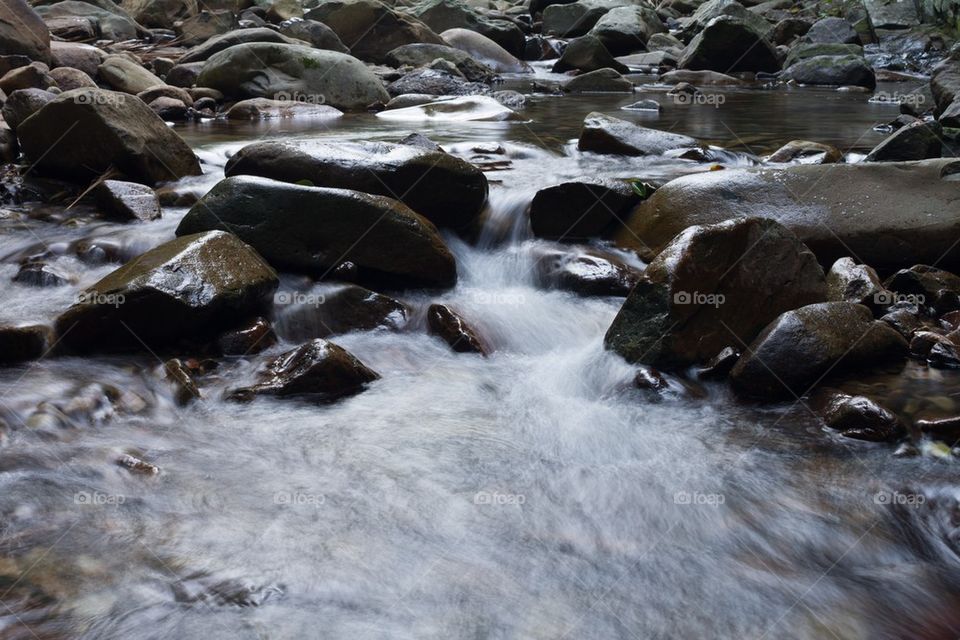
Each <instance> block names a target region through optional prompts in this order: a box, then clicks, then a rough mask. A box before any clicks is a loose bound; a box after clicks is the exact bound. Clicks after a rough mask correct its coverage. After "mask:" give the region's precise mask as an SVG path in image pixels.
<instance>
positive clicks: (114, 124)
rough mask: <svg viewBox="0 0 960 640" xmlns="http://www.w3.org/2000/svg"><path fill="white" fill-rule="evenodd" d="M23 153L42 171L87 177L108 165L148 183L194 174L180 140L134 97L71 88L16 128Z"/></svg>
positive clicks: (195, 168) (189, 154) (194, 166)
mask: <svg viewBox="0 0 960 640" xmlns="http://www.w3.org/2000/svg"><path fill="white" fill-rule="evenodd" d="M17 134H18V137H19V139H20V146H21V148H22V150H23V152H24V154H25V155H26V156H27V158H28V159H29V160H30V161H32V162H34V163H35V166H36V167H37V168H38V169H39V170H42V171H46V172H49V173H52V174H55V175H63V176H66V177H71V178H79V179H84V180H89V179H92V178H95V177H98V176H100V175H101V174H102V173H104V172H105V171H106V170H107V169H108V168H109V167H111V166H112V167H114V168H116V169H118V170H119V171H121V172H122V173H123V174H124V175H126V176H127V177H128V178H130V179H132V180H135V181H137V182H143V183H145V184H149V185H153V184H156V183H158V182H165V181H169V180H178V179H180V178H182V177H184V176H192V175H199V174H200V162H199V160H197V157H196V156H195V155H194V153H193V151H192V150H191V149H190V147H189V146H188V145H187V143H186V142H184V141H183V139H181V138H180V136H178V135H177V134H176V133H175V132H174V131H173V130H172V129H170V128H169V127H168V126H167V125H166V124H164V122H163V120H161V119H160V118H159V117H158V116H157V115H156V114H155V113H154V112H153V111H151V110H150V107H148V106H147V105H146V104H144V102H143V101H142V100H140V99H139V98H137V97H136V96H131V95H128V94H125V93H117V92H114V91H105V90H103V89H92V88H88V89H74V90H73V91H67V92H64V93H62V94H60V96H58V97H57V98H56V99H55V100H53V101H51V102H49V103H47V104H46V105H45V106H44V107H42V108H41V109H40V110H39V111H37V112H36V113H35V114H33V115H32V116H30V117H29V118H27V119H26V120H25V121H23V123H21V124H20V127H19V128H18V130H17Z"/></svg>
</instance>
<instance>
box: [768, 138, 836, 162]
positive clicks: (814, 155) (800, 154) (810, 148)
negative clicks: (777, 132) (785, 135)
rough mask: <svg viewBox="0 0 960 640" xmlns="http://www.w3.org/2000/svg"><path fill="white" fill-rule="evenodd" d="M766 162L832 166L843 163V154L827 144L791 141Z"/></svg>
mask: <svg viewBox="0 0 960 640" xmlns="http://www.w3.org/2000/svg"><path fill="white" fill-rule="evenodd" d="M767 162H776V163H787V162H795V163H798V164H833V163H835V162H843V152H841V151H840V150H839V149H837V148H836V147H834V146H832V145H829V144H820V143H819V142H809V141H807V140H791V141H790V142H788V143H787V144H785V145H783V146H782V147H780V148H779V149H777V150H776V151H774V152H773V153H772V154H771V155H770V157H769V158H767Z"/></svg>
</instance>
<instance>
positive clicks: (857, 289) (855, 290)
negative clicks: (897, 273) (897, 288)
mask: <svg viewBox="0 0 960 640" xmlns="http://www.w3.org/2000/svg"><path fill="white" fill-rule="evenodd" d="M885 291H886V290H885V289H884V288H883V283H881V282H880V276H878V275H877V272H876V271H875V270H874V269H873V268H872V267H870V266H868V265H865V264H857V263H856V262H854V261H853V258H840V259H839V260H837V261H836V262H834V263H833V266H832V267H830V271H829V272H828V273H827V300H828V301H830V302H854V303H856V304H863V305H866V306H868V307H874V306H878V305H879V304H881V303H882V296H883V295H884V293H885Z"/></svg>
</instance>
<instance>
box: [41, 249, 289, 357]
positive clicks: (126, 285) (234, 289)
mask: <svg viewBox="0 0 960 640" xmlns="http://www.w3.org/2000/svg"><path fill="white" fill-rule="evenodd" d="M277 282H278V281H277V274H276V273H275V272H274V271H273V269H271V268H270V267H269V265H267V263H266V262H264V260H263V259H262V258H261V257H260V256H259V255H257V253H256V252H255V251H254V250H253V249H251V248H250V247H249V246H247V245H245V244H244V243H243V242H241V241H240V240H239V239H238V238H237V237H236V236H234V235H231V234H229V233H224V232H222V231H211V232H207V233H199V234H195V235H188V236H185V237H182V238H177V239H176V240H171V241H170V242H167V243H165V244H162V245H160V246H159V247H156V248H155V249H151V250H150V251H148V252H146V253H145V254H143V255H141V256H140V257H138V258H134V259H133V260H131V261H130V262H128V263H127V264H125V265H123V266H122V267H120V268H119V269H117V270H116V271H114V272H112V273H110V274H109V275H107V276H106V277H105V278H103V279H102V280H100V281H99V282H97V283H96V284H94V285H93V286H92V287H90V289H88V290H87V291H86V292H85V293H84V294H82V297H81V299H80V300H79V301H78V303H77V304H75V305H73V306H72V307H70V308H69V309H67V311H65V312H64V313H63V314H62V315H61V316H60V317H59V318H57V322H56V330H57V334H58V335H59V336H60V342H61V343H62V344H63V345H64V346H65V347H67V348H68V349H71V350H75V351H115V350H129V349H134V350H139V349H143V348H145V347H144V344H146V345H147V347H149V348H150V349H154V348H157V347H161V346H164V345H168V344H173V343H177V342H180V341H182V340H185V339H189V340H194V339H202V338H203V337H204V336H210V335H213V334H214V333H215V332H216V331H217V330H221V329H223V328H226V327H230V326H232V325H234V324H236V323H238V322H239V321H242V320H243V319H244V318H245V317H248V316H251V315H254V314H255V313H256V312H258V311H262V310H263V309H264V308H265V307H266V306H267V305H268V303H269V300H270V296H271V295H272V294H273V291H274V289H276V287H277Z"/></svg>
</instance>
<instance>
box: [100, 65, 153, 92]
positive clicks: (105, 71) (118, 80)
mask: <svg viewBox="0 0 960 640" xmlns="http://www.w3.org/2000/svg"><path fill="white" fill-rule="evenodd" d="M97 72H98V74H99V76H100V78H102V79H103V81H104V82H106V83H107V84H108V85H110V87H111V88H113V89H114V90H116V91H123V92H124V93H133V94H137V93H140V92H142V91H146V90H147V89H149V88H150V87H155V86H157V85H162V84H163V80H161V79H160V78H158V77H157V76H155V75H153V74H152V73H150V72H149V71H147V70H146V69H144V68H143V66H142V65H139V64H137V63H136V62H134V61H133V60H131V59H130V58H128V57H127V56H122V55H114V56H107V58H106V60H104V61H103V64H101V65H100V67H99V68H98V69H97Z"/></svg>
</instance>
